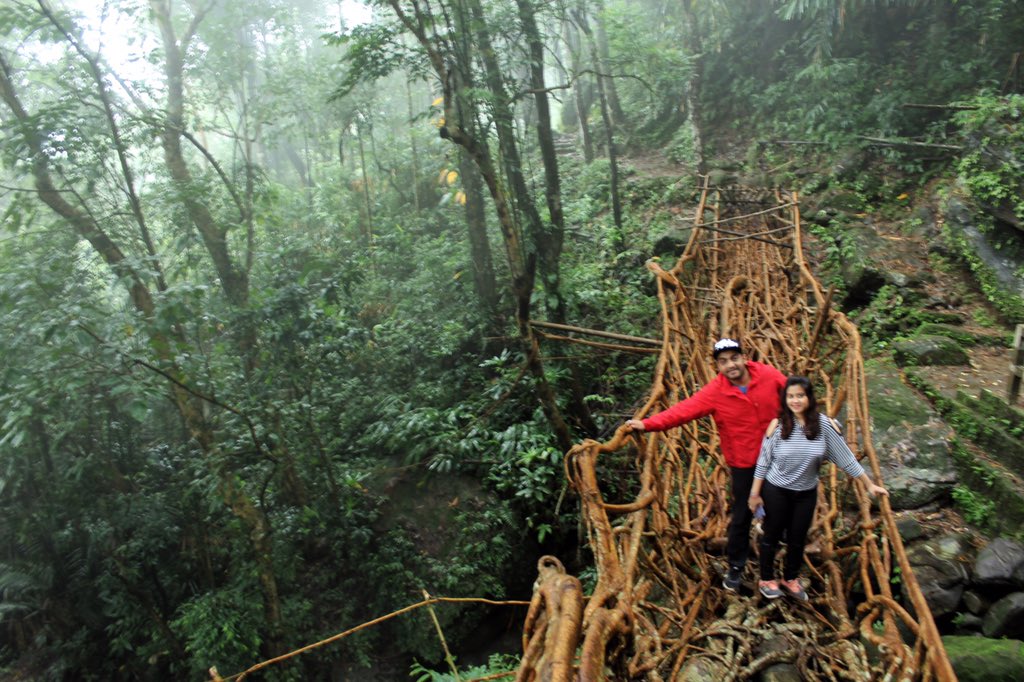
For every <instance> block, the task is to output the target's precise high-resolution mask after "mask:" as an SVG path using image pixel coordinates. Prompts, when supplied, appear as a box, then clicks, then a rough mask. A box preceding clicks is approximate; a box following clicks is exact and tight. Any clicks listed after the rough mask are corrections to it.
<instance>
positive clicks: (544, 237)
mask: <svg viewBox="0 0 1024 682" xmlns="http://www.w3.org/2000/svg"><path fill="white" fill-rule="evenodd" d="M516 6H517V8H518V10H519V21H520V23H521V24H522V26H523V34H524V36H525V37H526V43H527V47H528V49H529V55H530V59H529V61H530V87H531V89H532V90H533V96H534V101H535V103H536V108H537V141H538V144H539V146H540V154H541V159H542V161H543V165H544V196H545V199H546V200H547V205H548V214H549V216H550V219H551V223H550V226H549V227H548V228H547V229H544V227H543V226H541V230H540V232H539V233H538V234H537V250H538V258H539V260H540V272H541V283H542V286H543V287H544V291H545V293H547V295H548V297H549V298H550V299H553V300H554V301H555V305H554V306H549V308H550V312H551V317H552V318H553V319H554V321H555V322H557V323H559V324H565V322H566V304H565V296H563V295H562V277H561V257H562V246H563V244H564V241H565V218H564V216H563V213H562V181H561V177H560V175H559V171H558V154H557V153H556V151H555V140H554V135H553V134H552V131H551V108H550V106H548V94H547V88H546V86H545V84H544V43H543V41H542V40H541V35H540V31H539V30H538V28H537V21H536V17H535V13H534V6H533V3H532V1H531V0H516ZM568 352H569V353H570V354H571V351H568ZM569 371H570V376H571V378H572V381H571V382H570V385H569V414H570V415H571V416H572V417H573V419H574V421H575V422H576V424H577V426H578V427H579V428H581V429H582V430H583V431H584V432H586V433H589V434H596V433H597V425H596V424H594V420H593V417H591V414H590V408H588V407H587V404H586V401H585V400H584V399H583V397H584V395H585V392H584V390H583V385H584V381H583V377H582V376H580V368H579V365H578V363H576V362H574V361H572V360H570V361H569Z"/></svg>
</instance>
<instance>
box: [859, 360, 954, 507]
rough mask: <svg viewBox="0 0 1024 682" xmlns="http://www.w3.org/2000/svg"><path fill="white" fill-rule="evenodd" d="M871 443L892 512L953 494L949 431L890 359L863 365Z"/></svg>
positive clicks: (952, 464) (918, 505)
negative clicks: (868, 406)
mask: <svg viewBox="0 0 1024 682" xmlns="http://www.w3.org/2000/svg"><path fill="white" fill-rule="evenodd" d="M864 370H865V375H866V379H867V383H868V387H869V390H870V394H871V395H870V405H871V439H872V442H873V443H874V446H875V451H876V452H877V453H878V459H879V463H880V465H881V467H882V477H883V480H884V482H885V486H886V488H887V489H888V490H889V501H890V503H891V504H892V506H893V508H894V509H916V508H918V507H921V506H923V505H925V504H927V503H929V502H932V501H934V500H938V499H944V498H946V497H948V496H949V494H950V493H951V492H952V490H953V486H954V485H955V484H956V481H957V474H956V469H955V466H954V463H953V459H952V457H951V452H950V447H949V436H950V435H951V433H950V431H949V429H948V427H946V426H945V424H943V423H942V421H941V420H939V418H938V415H937V414H936V412H935V411H934V410H933V409H932V408H931V406H930V405H929V404H928V403H927V402H926V401H924V400H922V399H921V398H919V397H918V396H917V394H916V393H914V392H913V391H912V390H911V389H910V387H908V386H906V385H905V384H904V383H903V382H902V381H900V372H899V369H898V368H897V367H896V366H895V365H894V364H893V363H892V362H891V361H888V360H881V359H874V360H870V361H868V362H867V363H865V366H864Z"/></svg>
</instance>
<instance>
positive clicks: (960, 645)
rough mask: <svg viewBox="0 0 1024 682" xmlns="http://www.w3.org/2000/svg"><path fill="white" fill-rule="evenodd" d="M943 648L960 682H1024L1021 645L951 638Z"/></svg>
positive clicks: (1010, 642) (977, 639)
mask: <svg viewBox="0 0 1024 682" xmlns="http://www.w3.org/2000/svg"><path fill="white" fill-rule="evenodd" d="M942 644H943V646H944V647H945V648H946V654H947V655H948V656H949V661H950V663H952V664H953V670H954V671H955V672H956V676H957V677H958V678H959V679H960V682H1019V680H1024V642H1021V641H1019V640H1016V639H987V638H985V637H961V636H953V635H950V636H946V637H943V638H942Z"/></svg>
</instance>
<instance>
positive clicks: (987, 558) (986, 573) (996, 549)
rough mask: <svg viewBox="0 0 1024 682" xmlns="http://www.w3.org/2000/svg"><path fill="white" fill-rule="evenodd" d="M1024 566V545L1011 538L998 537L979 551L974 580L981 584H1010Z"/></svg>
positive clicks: (975, 563)
mask: <svg viewBox="0 0 1024 682" xmlns="http://www.w3.org/2000/svg"><path fill="white" fill-rule="evenodd" d="M1022 567H1024V545H1021V544H1020V543H1019V542H1017V541H1016V540H1010V539H1009V538H996V539H995V540H993V541H992V542H990V543H988V544H987V545H985V547H984V548H983V549H982V550H981V551H980V552H978V558H977V559H976V560H975V561H974V582H975V583H977V584H979V585H1009V584H1011V583H1013V582H1014V575H1015V574H1016V573H1019V572H1020V571H1021V569H1022Z"/></svg>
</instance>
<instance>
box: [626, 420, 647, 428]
mask: <svg viewBox="0 0 1024 682" xmlns="http://www.w3.org/2000/svg"><path fill="white" fill-rule="evenodd" d="M626 427H627V428H628V429H629V430H630V431H646V430H647V429H645V428H644V423H643V422H642V421H640V420H639V419H630V420H629V421H627V422H626Z"/></svg>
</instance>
